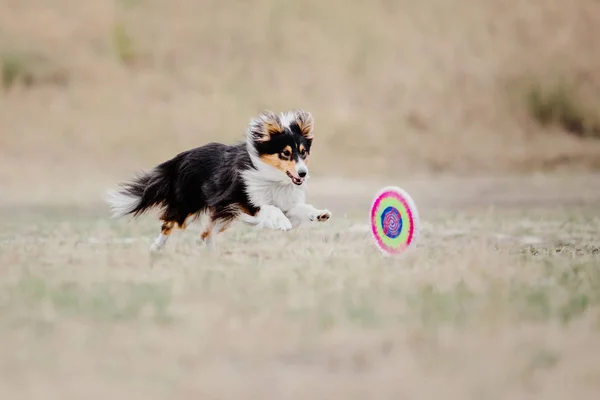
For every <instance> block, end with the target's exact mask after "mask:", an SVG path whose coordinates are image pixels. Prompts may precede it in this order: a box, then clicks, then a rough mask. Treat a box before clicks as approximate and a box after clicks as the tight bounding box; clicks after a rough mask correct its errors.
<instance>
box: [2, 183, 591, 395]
mask: <svg viewBox="0 0 600 400" xmlns="http://www.w3.org/2000/svg"><path fill="white" fill-rule="evenodd" d="M336 183H337V186H335V185H336ZM388 183H389V182H388ZM392 183H394V184H400V182H392ZM599 183H600V177H598V176H594V175H588V176H579V177H572V176H571V177H563V178H559V177H555V176H550V177H549V176H539V177H530V178H527V179H526V178H523V177H521V178H510V179H504V180H456V179H445V180H444V179H439V180H426V181H425V180H424V181H417V180H415V181H405V182H402V184H400V186H403V187H405V188H406V189H407V190H409V192H410V193H411V194H413V196H414V197H415V201H416V202H417V205H418V206H419V207H420V212H421V219H422V233H421V236H420V239H419V242H418V245H417V247H416V248H415V249H414V250H413V251H411V252H409V253H407V254H406V255H405V256H402V257H399V258H393V259H389V258H385V257H383V256H382V255H381V253H380V252H379V251H378V250H377V249H376V247H375V245H374V243H373V242H372V240H371V238H370V236H369V232H368V225H367V221H366V219H365V217H366V213H367V211H368V204H369V202H370V200H371V196H372V194H373V193H374V192H373V191H372V189H373V188H377V185H378V183H377V182H375V183H373V182H371V183H365V186H363V187H359V186H361V185H360V184H358V185H357V186H352V185H351V184H349V183H348V182H345V181H342V180H339V181H323V182H320V181H317V180H315V182H314V184H313V186H312V188H313V189H314V190H313V191H312V192H311V193H313V194H312V195H311V201H313V202H314V203H315V205H317V206H319V207H327V208H329V209H330V210H331V211H332V212H333V218H332V219H331V220H330V221H329V222H327V223H325V224H317V225H315V226H314V227H311V228H310V229H304V230H295V231H290V232H287V233H280V232H274V231H257V230H254V229H252V228H249V227H245V226H234V227H233V228H232V229H231V231H228V232H227V233H225V234H223V236H222V237H220V240H219V242H218V244H217V246H218V251H217V252H216V253H210V252H208V251H207V249H206V248H204V247H202V246H201V245H199V244H198V243H197V238H198V237H199V234H200V230H199V227H195V226H191V227H190V228H188V230H187V231H185V232H178V233H176V234H175V235H174V236H173V238H172V239H171V241H170V242H169V244H168V245H167V247H165V249H164V250H163V252H162V253H161V254H159V255H151V254H150V253H149V252H148V247H149V245H150V243H151V241H152V239H153V238H154V236H155V235H156V234H157V231H158V225H157V223H156V222H155V221H154V219H153V218H152V216H151V215H150V216H147V217H144V218H141V219H140V220H137V221H127V220H109V219H108V212H107V209H106V206H105V205H102V204H100V203H97V202H96V203H94V202H92V201H89V202H80V203H78V204H76V205H75V206H76V207H75V208H72V207H69V206H67V205H66V204H63V205H62V206H59V205H56V204H55V205H46V206H44V205H43V204H42V205H37V206H34V205H19V204H18V203H8V202H7V203H5V205H4V206H3V207H2V208H1V209H0V218H1V219H2V221H3V226H4V227H5V229H4V230H3V231H2V233H1V234H0V248H1V249H2V251H1V252H0V265H2V269H1V271H0V274H1V276H0V282H1V283H0V285H1V286H2V288H1V290H0V293H1V294H0V343H1V344H2V345H1V346H0V371H1V372H0V397H2V398H10V399H48V398H60V399H78V398H82V397H85V398H89V399H96V398H97V399H101V398H102V399H104V398H113V399H128V400H129V399H138V398H139V399H170V398H178V399H198V398H202V399H239V398H260V399H265V400H267V399H320V398H323V399H325V398H328V399H332V398H336V399H340V398H344V399H365V398H380V399H388V398H389V399H391V398H411V399H431V398H434V397H443V398H446V399H505V398H512V399H534V398H544V399H568V398H573V397H577V398H579V399H593V398H596V396H597V393H598V391H599V390H600V364H598V362H597V360H598V357H597V355H598V352H599V351H600V336H599V335H598V331H599V329H600V295H599V293H600V249H599V247H598V234H599V232H600V216H599V214H598V207H599V206H600V190H598V189H599V188H600V185H599ZM336 189H337V190H336ZM344 190H345V191H344ZM332 193H336V194H335V195H333V194H332Z"/></svg>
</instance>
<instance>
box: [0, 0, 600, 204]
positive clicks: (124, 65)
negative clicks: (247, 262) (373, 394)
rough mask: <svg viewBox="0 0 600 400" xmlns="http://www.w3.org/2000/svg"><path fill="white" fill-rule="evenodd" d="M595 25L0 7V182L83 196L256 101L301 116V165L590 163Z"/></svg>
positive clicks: (456, 7) (587, 1)
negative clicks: (310, 123) (304, 147)
mask: <svg viewBox="0 0 600 400" xmlns="http://www.w3.org/2000/svg"><path fill="white" fill-rule="evenodd" d="M599 38H600V2H599V1H597V0H574V1H572V2H567V1H564V0H528V1H523V0H503V1H498V0H460V1H451V0H422V1H408V0H396V1H394V0H370V1H354V2H352V1H341V0H327V1H317V0H298V1H286V0H255V1H241V0H239V1H233V0H231V1H224V0H202V1H200V0H195V1H193V0H170V1H159V0H114V1H109V0H86V1H81V0H52V1H49V0H0V73H1V76H0V78H1V81H0V84H1V85H0V89H1V90H0V188H1V190H0V192H2V196H3V197H4V198H7V199H20V198H23V199H33V198H36V196H37V197H43V198H53V197H57V196H58V197H61V196H62V197H64V198H66V199H68V198H70V197H73V198H90V199H91V198H94V199H97V198H98V196H99V195H101V194H102V192H103V191H104V189H105V187H106V186H107V185H114V183H115V180H121V179H125V178H128V177H129V176H130V174H131V173H132V172H135V171H138V170H141V169H147V168H150V167H152V166H153V165H155V164H156V163H159V162H161V161H163V160H166V159H168V158H170V157H172V156H173V155H175V154H176V153H177V152H179V151H182V150H185V149H187V148H190V147H195V146H199V145H202V144H204V143H206V142H209V141H223V142H231V143H233V142H235V141H237V140H240V139H242V137H243V134H244V131H245V128H246V126H247V123H248V121H249V120H250V118H251V117H253V116H254V115H256V114H257V113H258V112H259V111H260V110H262V109H263V108H268V109H271V110H273V111H277V112H279V111H284V110H288V109H293V108H304V109H306V110H309V111H311V112H312V113H313V114H314V116H315V119H316V135H315V148H314V153H313V157H312V159H311V165H312V171H313V174H314V176H315V178H321V177H327V178H336V177H345V178H352V179H357V180H358V179H364V180H368V179H372V178H374V177H377V178H390V179H392V180H393V179H402V178H405V177H412V176H435V175H454V176H456V175H460V176H465V175H478V176H481V175H484V176H491V175H514V174H528V173H537V172H543V173H547V172H561V173H564V172H567V173H581V172H585V171H593V170H597V169H599V168H600V41H599ZM394 182H396V181H394ZM73 188H77V190H76V191H73V190H72V189H73Z"/></svg>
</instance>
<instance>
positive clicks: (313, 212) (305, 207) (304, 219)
mask: <svg viewBox="0 0 600 400" xmlns="http://www.w3.org/2000/svg"><path fill="white" fill-rule="evenodd" d="M286 215H287V217H288V218H289V220H290V221H291V222H292V225H293V226H294V227H296V226H299V225H303V224H306V223H310V222H314V221H318V220H319V218H326V219H329V218H330V217H331V212H329V210H317V209H316V208H314V207H313V206H311V205H310V204H304V203H301V204H297V205H296V206H295V207H294V208H292V209H291V210H290V211H288V212H287V213H286Z"/></svg>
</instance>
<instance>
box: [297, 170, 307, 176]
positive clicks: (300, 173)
mask: <svg viewBox="0 0 600 400" xmlns="http://www.w3.org/2000/svg"><path fill="white" fill-rule="evenodd" d="M298 176H299V177H300V178H304V177H305V176H306V171H304V170H301V171H298Z"/></svg>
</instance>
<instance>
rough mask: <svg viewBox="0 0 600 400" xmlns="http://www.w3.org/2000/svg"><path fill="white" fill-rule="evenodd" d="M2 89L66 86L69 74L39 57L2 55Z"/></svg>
mask: <svg viewBox="0 0 600 400" xmlns="http://www.w3.org/2000/svg"><path fill="white" fill-rule="evenodd" d="M0 68H1V75H2V78H1V80H2V88H3V89H5V90H7V89H10V88H11V87H13V86H15V85H18V84H21V85H24V86H35V85H41V84H52V85H59V86H62V85H65V84H66V83H67V82H68V73H67V71H66V70H65V69H64V68H61V67H59V66H57V65H55V64H54V63H52V62H51V61H50V60H49V59H47V58H45V57H43V56H41V55H37V54H27V53H19V52H14V51H10V52H6V53H2V54H0Z"/></svg>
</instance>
